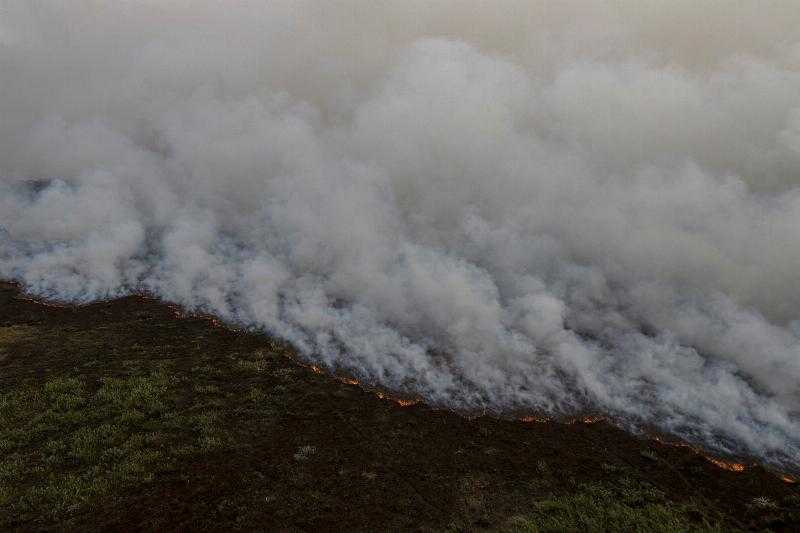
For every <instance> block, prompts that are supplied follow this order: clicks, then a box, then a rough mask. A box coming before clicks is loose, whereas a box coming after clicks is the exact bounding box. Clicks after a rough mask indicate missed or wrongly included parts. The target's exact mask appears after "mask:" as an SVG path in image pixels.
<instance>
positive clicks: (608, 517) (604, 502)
mask: <svg viewBox="0 0 800 533" xmlns="http://www.w3.org/2000/svg"><path fill="white" fill-rule="evenodd" d="M689 515H690V509H689V508H687V507H685V506H680V505H676V504H674V503H672V502H669V501H667V500H666V499H665V498H664V495H663V494H662V493H661V492H660V491H658V490H656V489H654V488H652V487H649V486H647V485H645V484H636V483H633V482H631V481H628V480H625V479H623V480H621V481H620V482H619V484H617V485H615V486H609V485H601V484H584V485H581V486H580V488H579V490H578V491H576V492H574V493H572V494H567V495H560V496H553V497H550V498H547V499H543V500H540V501H538V502H535V504H534V509H533V511H532V512H530V513H528V514H526V515H525V516H518V517H515V518H514V519H512V520H511V522H510V524H509V525H508V527H507V531H513V532H520V533H523V532H524V533H546V532H564V531H574V532H584V531H585V532H611V531H620V532H632V531H641V532H645V531H646V532H663V533H672V532H674V531H697V532H712V531H722V529H721V528H720V526H718V525H716V524H715V523H713V521H711V520H708V519H706V518H703V517H700V518H698V519H695V520H691V519H690V518H689Z"/></svg>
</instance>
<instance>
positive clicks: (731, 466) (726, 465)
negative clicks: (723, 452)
mask: <svg viewBox="0 0 800 533" xmlns="http://www.w3.org/2000/svg"><path fill="white" fill-rule="evenodd" d="M703 457H705V459H706V461H709V462H711V463H714V464H715V465H717V466H718V467H720V468H722V469H723V470H729V471H730V472H744V469H745V466H744V465H743V464H742V463H730V462H728V461H723V460H721V459H714V458H713V457H709V456H707V455H705V456H703Z"/></svg>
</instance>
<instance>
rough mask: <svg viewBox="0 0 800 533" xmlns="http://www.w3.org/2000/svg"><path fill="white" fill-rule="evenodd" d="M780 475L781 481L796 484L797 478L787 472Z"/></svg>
mask: <svg viewBox="0 0 800 533" xmlns="http://www.w3.org/2000/svg"><path fill="white" fill-rule="evenodd" d="M779 477H780V478H781V481H783V482H784V483H789V484H790V485H794V484H795V483H797V480H796V479H795V478H793V477H792V476H789V475H787V474H781V475H780V476H779Z"/></svg>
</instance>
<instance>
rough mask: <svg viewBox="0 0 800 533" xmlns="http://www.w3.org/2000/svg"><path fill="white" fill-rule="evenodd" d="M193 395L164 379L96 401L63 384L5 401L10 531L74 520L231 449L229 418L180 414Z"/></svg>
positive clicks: (158, 376)
mask: <svg viewBox="0 0 800 533" xmlns="http://www.w3.org/2000/svg"><path fill="white" fill-rule="evenodd" d="M204 390H206V391H209V392H211V390H212V388H211V387H205V389H204ZM190 392H191V388H190V387H189V386H185V384H184V380H182V379H181V378H180V376H178V375H175V374H173V373H170V372H167V371H166V370H164V369H159V370H156V371H152V372H150V373H143V374H139V375H133V376H129V377H125V378H102V379H101V380H100V383H99V387H98V388H97V389H96V390H95V391H94V392H90V391H89V386H88V385H87V383H86V382H84V381H83V380H80V379H77V378H64V377H57V378H52V379H50V380H47V381H45V382H44V383H39V384H36V383H27V384H24V385H20V386H19V387H17V388H15V389H14V390H11V391H8V392H4V393H2V394H0V528H6V527H10V526H13V525H14V524H15V523H17V524H20V523H31V521H36V520H39V521H41V520H48V519H49V520H60V519H65V518H68V517H69V516H70V515H72V514H74V513H76V512H78V511H79V510H81V509H82V508H84V507H86V506H87V505H89V504H91V503H92V502H94V501H96V500H97V499H98V498H102V497H108V496H112V495H113V494H115V493H119V492H120V491H123V490H125V489H128V488H130V487H132V486H135V485H139V484H143V483H149V482H151V481H153V480H154V479H155V478H156V477H157V476H158V475H159V474H160V473H161V472H164V471H167V470H169V469H170V468H173V466H174V463H175V461H176V460H177V459H179V458H181V457H185V456H187V455H197V454H200V453H204V452H206V451H209V450H214V449H219V448H220V447H222V446H224V445H225V443H226V437H225V432H224V431H223V430H222V429H221V427H220V424H219V423H218V422H219V419H220V418H221V415H220V414H219V413H217V412H215V411H213V410H208V409H207V406H206V405H205V404H203V403H202V401H199V402H197V403H192V404H189V405H186V402H184V403H183V404H182V405H180V407H179V399H181V398H182V397H185V396H187V393H190ZM200 398H201V399H202V398H203V396H201V397H200Z"/></svg>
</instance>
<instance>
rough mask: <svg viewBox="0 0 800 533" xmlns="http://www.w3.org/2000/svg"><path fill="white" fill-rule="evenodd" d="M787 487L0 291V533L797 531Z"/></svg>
mask: <svg viewBox="0 0 800 533" xmlns="http://www.w3.org/2000/svg"><path fill="white" fill-rule="evenodd" d="M799 524H800V489H798V487H797V485H793V484H788V483H785V482H783V481H781V480H780V479H778V478H777V477H776V476H775V475H774V474H773V473H771V472H769V471H767V470H765V469H763V468H761V467H758V466H752V467H749V468H747V470H746V471H745V472H741V473H737V472H730V471H727V470H723V469H720V468H718V467H717V466H715V465H713V464H712V463H710V462H709V461H707V460H706V459H704V458H703V457H702V456H700V455H698V454H696V453H694V452H692V451H691V450H688V449H686V448H676V447H669V446H664V445H662V444H659V443H657V442H653V441H646V440H641V439H638V438H636V437H634V436H631V435H629V434H627V433H625V432H623V431H621V430H619V429H617V428H615V427H613V426H611V425H609V424H606V423H604V422H599V423H593V424H573V425H566V424H558V423H552V422H548V423H522V422H518V421H512V420H500V419H495V418H490V417H479V418H473V419H468V418H464V417H462V416H459V415H457V414H454V413H451V412H448V411H441V410H434V409H430V408H428V407H426V406H424V405H406V406H403V405H399V404H398V403H396V402H394V401H392V400H391V399H390V398H388V397H387V398H380V397H378V395H376V394H375V391H374V390H372V389H370V388H369V387H363V386H360V385H355V384H348V383H346V382H342V381H341V380H337V379H335V378H333V377H331V376H328V375H325V374H320V373H318V372H315V371H313V370H312V369H310V368H307V367H305V366H303V365H302V364H300V363H298V362H297V360H296V358H295V355H294V353H293V352H292V350H291V348H290V347H288V346H286V345H284V344H282V343H279V342H276V341H274V340H273V339H270V338H268V337H265V336H263V335H256V334H249V333H243V332H236V331H232V330H229V329H225V328H221V327H218V326H216V325H215V323H214V322H213V321H212V320H210V319H208V318H204V317H199V316H189V317H179V316H176V310H175V309H174V308H172V307H169V306H167V305H164V304H161V303H159V302H155V301H153V300H147V299H143V298H135V297H131V298H123V299H119V300H115V301H111V302H104V303H99V304H93V305H90V306H85V307H49V306H44V305H41V304H38V303H36V302H32V301H28V300H25V299H23V298H22V297H21V296H20V294H19V292H18V289H17V288H16V287H14V286H12V285H8V284H5V285H3V284H0V529H2V530H52V529H66V530H74V531H101V530H102V531H107V530H128V531H129V530H170V531H172V530H269V531H272V530H313V531H319V530H365V531H406V530H419V531H479V530H491V531H525V532H534V531H543V532H544V531H731V530H737V529H738V530H772V531H796V530H797V529H798V525H799Z"/></svg>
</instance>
